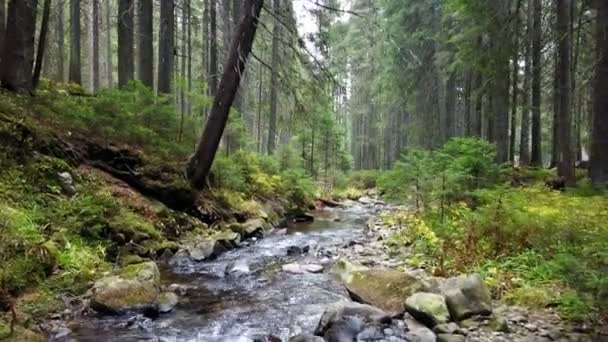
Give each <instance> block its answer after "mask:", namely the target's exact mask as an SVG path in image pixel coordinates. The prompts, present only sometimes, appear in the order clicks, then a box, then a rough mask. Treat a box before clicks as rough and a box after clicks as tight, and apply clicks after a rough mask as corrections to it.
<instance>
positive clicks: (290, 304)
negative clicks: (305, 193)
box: [56, 204, 374, 342]
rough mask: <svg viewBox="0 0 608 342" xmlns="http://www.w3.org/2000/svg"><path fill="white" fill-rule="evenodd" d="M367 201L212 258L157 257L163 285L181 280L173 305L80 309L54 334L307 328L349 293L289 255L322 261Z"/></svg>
mask: <svg viewBox="0 0 608 342" xmlns="http://www.w3.org/2000/svg"><path fill="white" fill-rule="evenodd" d="M372 215H374V208H373V206H365V205H362V204H355V205H353V206H349V207H348V208H344V209H338V208H328V209H324V210H323V211H321V212H317V213H315V215H314V216H315V220H314V221H313V222H310V223H303V224H297V225H291V226H290V227H289V228H288V229H286V230H277V231H275V232H273V233H270V234H268V235H267V236H265V237H264V238H261V239H253V240H249V241H247V242H246V243H245V244H244V246H241V247H240V248H236V249H234V250H231V251H229V252H227V253H224V254H222V255H220V256H219V257H218V258H217V259H215V260H213V261H206V262H198V263H197V262H193V261H192V260H190V259H189V258H187V257H184V258H174V259H172V260H171V261H170V262H169V263H166V264H163V265H161V274H162V281H163V284H164V286H170V285H173V286H179V287H180V288H181V289H182V290H183V292H184V295H183V296H181V297H180V300H179V304H178V305H177V307H176V308H175V309H174V310H173V311H172V312H170V313H168V314H163V315H161V316H159V317H158V318H156V319H150V318H146V317H143V316H136V315H130V316H129V315H127V316H122V317H102V316H98V317H96V316H91V317H83V318H80V319H78V320H75V321H73V322H71V323H70V325H69V328H70V330H71V331H72V332H71V334H70V335H69V337H67V338H65V339H62V340H56V341H70V342H72V341H73V342H77V341H78V342H84V341H176V342H177V341H248V340H251V339H254V338H260V337H262V336H274V337H277V338H280V339H281V340H287V339H288V338H289V337H290V336H293V335H297V334H301V333H311V332H312V331H313V330H314V329H315V327H316V325H317V323H318V321H319V318H320V317H321V314H322V313H323V311H324V308H325V307H327V305H328V304H331V303H334V302H337V301H344V300H349V297H348V293H347V292H346V291H345V290H344V288H343V286H342V285H341V284H340V282H339V281H338V280H337V279H335V278H334V277H333V276H331V275H330V274H328V273H327V272H322V273H304V274H293V273H288V272H285V271H283V270H282V268H281V267H282V265H284V264H288V263H294V262H295V263H300V264H327V263H328V262H329V261H331V260H329V259H328V258H327V257H326V256H325V255H324V251H325V250H327V249H335V248H340V247H342V246H345V247H346V246H347V245H348V244H349V243H350V242H351V241H354V240H356V239H358V238H361V237H362V236H363V234H364V229H365V225H366V222H367V220H368V219H369V218H370V217H372Z"/></svg>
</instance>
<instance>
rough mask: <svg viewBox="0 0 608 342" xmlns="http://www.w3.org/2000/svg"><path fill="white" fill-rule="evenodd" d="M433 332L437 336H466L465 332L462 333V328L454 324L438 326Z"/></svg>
mask: <svg viewBox="0 0 608 342" xmlns="http://www.w3.org/2000/svg"><path fill="white" fill-rule="evenodd" d="M433 331H434V332H435V333H436V334H457V335H464V332H463V331H462V329H460V326H458V324H456V323H454V322H450V323H444V324H438V325H436V326H435V327H434V328H433Z"/></svg>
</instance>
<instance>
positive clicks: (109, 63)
mask: <svg viewBox="0 0 608 342" xmlns="http://www.w3.org/2000/svg"><path fill="white" fill-rule="evenodd" d="M105 3H106V27H105V30H106V73H107V75H106V77H107V79H108V88H111V87H112V86H113V85H114V60H113V57H114V54H113V53H112V30H111V29H110V27H112V25H111V15H112V6H111V4H112V2H111V1H110V0H107V1H105Z"/></svg>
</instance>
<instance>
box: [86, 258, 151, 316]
mask: <svg viewBox="0 0 608 342" xmlns="http://www.w3.org/2000/svg"><path fill="white" fill-rule="evenodd" d="M159 286H160V272H159V271H158V267H157V266H156V263H154V262H144V263H141V264H134V265H129V266H127V267H126V268H124V269H123V270H122V272H121V273H120V274H119V275H115V276H110V277H105V278H102V279H100V280H98V281H97V282H95V285H93V288H92V289H91V291H90V294H91V302H90V303H91V304H90V305H91V308H93V309H94V310H96V311H98V312H100V313H104V314H114V315H115V314H122V313H124V312H127V311H144V312H145V311H148V310H153V311H157V310H158V296H159Z"/></svg>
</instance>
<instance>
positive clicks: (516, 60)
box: [509, 0, 522, 164]
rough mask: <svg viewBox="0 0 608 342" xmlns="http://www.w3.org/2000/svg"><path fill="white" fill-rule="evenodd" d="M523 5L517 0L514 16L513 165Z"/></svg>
mask: <svg viewBox="0 0 608 342" xmlns="http://www.w3.org/2000/svg"><path fill="white" fill-rule="evenodd" d="M521 5H522V0H517V6H516V8H515V12H514V14H513V15H514V16H515V24H514V27H513V41H514V46H513V47H514V48H513V63H512V64H513V74H512V76H511V80H512V81H513V85H512V87H511V89H512V93H511V116H510V119H511V122H510V124H509V127H510V130H509V161H510V162H511V164H515V140H516V139H515V137H516V135H517V99H518V96H519V47H520V45H521V44H520V39H519V30H520V27H521V17H520V14H521V13H520V10H521Z"/></svg>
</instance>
